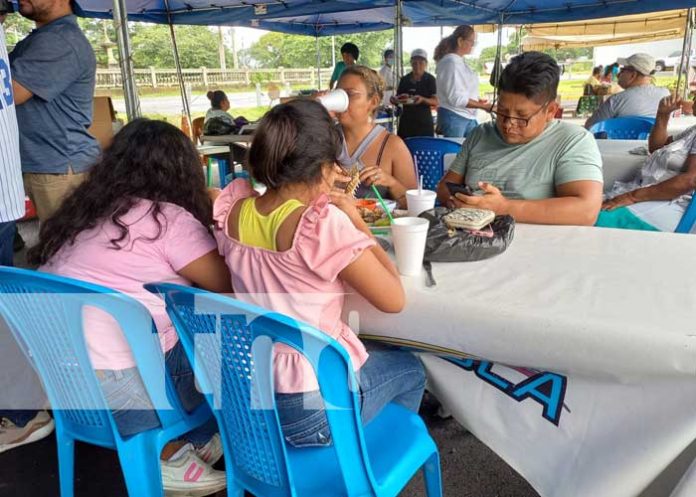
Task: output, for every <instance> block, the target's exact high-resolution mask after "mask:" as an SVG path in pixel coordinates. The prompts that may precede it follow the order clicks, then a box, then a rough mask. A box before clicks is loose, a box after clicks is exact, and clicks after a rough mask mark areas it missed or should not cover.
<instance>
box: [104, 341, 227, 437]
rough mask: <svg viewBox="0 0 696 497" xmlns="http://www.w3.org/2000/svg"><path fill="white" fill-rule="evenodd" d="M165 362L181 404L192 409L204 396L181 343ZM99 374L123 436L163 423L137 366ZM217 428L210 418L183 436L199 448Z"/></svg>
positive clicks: (169, 353) (166, 356)
mask: <svg viewBox="0 0 696 497" xmlns="http://www.w3.org/2000/svg"><path fill="white" fill-rule="evenodd" d="M164 361H165V365H166V368H167V371H168V372H169V375H170V376H171V378H172V382H173V383H174V388H175V389H176V392H177V394H178V395H179V400H180V401H181V405H182V406H183V407H184V409H186V411H189V412H190V411H192V410H193V409H194V408H196V407H197V406H198V405H199V404H200V403H201V402H203V401H204V399H203V394H201V393H200V392H199V391H198V389H197V388H196V382H195V379H194V377H193V370H192V369H191V365H190V364H189V361H188V358H187V357H186V354H185V353H184V348H183V346H182V345H181V342H177V344H176V345H175V346H174V347H172V348H171V349H170V350H169V351H168V352H167V353H166V354H165V355H164ZM96 374H97V378H99V383H100V384H101V387H102V390H103V392H104V396H105V397H106V400H107V402H108V403H109V407H110V408H111V413H112V414H113V417H114V421H115V422H116V426H117V427H118V431H119V433H120V434H121V436H123V437H127V436H131V435H135V434H136V433H140V432H143V431H146V430H151V429H153V428H157V427H158V426H160V422H159V418H158V417H157V412H156V411H154V410H153V406H152V403H151V402H150V398H149V396H148V394H147V391H146V390H145V386H144V385H143V380H142V378H141V377H140V374H139V373H138V370H137V368H130V369H120V370H107V369H99V370H96ZM217 431H218V429H217V425H216V424H215V419H214V418H211V419H210V421H209V422H208V423H206V424H204V425H203V426H200V427H198V428H196V429H195V430H193V431H191V432H189V433H187V434H186V435H184V437H183V438H184V439H185V440H187V441H189V442H191V443H192V444H193V445H195V446H197V447H199V446H201V445H204V444H205V443H207V442H208V440H210V439H211V438H212V436H213V435H214V434H215V433H217Z"/></svg>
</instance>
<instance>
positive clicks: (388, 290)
mask: <svg viewBox="0 0 696 497" xmlns="http://www.w3.org/2000/svg"><path fill="white" fill-rule="evenodd" d="M331 200H332V202H333V203H334V204H335V205H336V206H337V207H338V208H339V209H341V210H342V211H343V212H345V213H346V215H347V216H348V218H349V219H350V220H351V222H352V223H353V226H355V227H356V228H357V229H359V230H360V231H362V232H363V233H365V234H366V235H368V236H369V237H370V238H374V237H373V235H372V232H371V231H370V228H369V227H368V226H367V224H365V221H363V219H362V217H360V213H359V212H358V210H357V209H356V208H355V204H354V203H353V202H352V201H351V199H350V198H348V197H347V196H346V195H344V194H340V193H336V192H334V193H332V194H331ZM340 277H341V279H342V280H343V281H345V282H346V283H348V284H349V285H350V286H352V287H353V288H354V289H355V291H357V292H358V293H359V294H360V295H362V296H363V297H365V299H367V301H368V302H370V303H371V304H372V305H374V306H375V307H376V308H377V309H379V310H380V311H383V312H400V311H401V310H402V309H403V307H404V303H405V297H404V289H403V287H402V286H401V278H400V277H399V272H398V271H397V269H396V266H395V265H394V263H393V262H392V261H391V259H390V258H389V256H388V255H387V253H386V252H385V251H384V249H383V248H382V247H381V246H380V245H379V244H375V246H373V247H372V248H371V249H370V250H366V251H365V252H363V253H362V254H361V255H360V257H358V258H357V259H356V260H354V261H353V262H352V263H351V264H349V265H348V266H346V267H345V268H344V269H343V271H341V273H340Z"/></svg>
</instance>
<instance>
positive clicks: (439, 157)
mask: <svg viewBox="0 0 696 497" xmlns="http://www.w3.org/2000/svg"><path fill="white" fill-rule="evenodd" d="M406 146H407V147H408V149H409V151H410V152H411V155H413V158H414V159H415V161H416V162H417V166H418V174H420V175H421V176H423V188H425V189H426V190H435V188H437V184H438V183H439V181H440V179H441V178H442V176H443V175H444V173H445V166H444V161H445V155H446V154H456V153H458V152H459V151H460V150H461V148H462V146H461V145H460V144H459V143H457V142H455V141H452V140H448V139H447V138H433V137H429V136H417V137H413V138H406Z"/></svg>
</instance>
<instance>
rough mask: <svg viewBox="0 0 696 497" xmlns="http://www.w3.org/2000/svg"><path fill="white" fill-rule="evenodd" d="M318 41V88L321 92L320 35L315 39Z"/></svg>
mask: <svg viewBox="0 0 696 497" xmlns="http://www.w3.org/2000/svg"><path fill="white" fill-rule="evenodd" d="M315 39H316V40H317V88H318V89H320V90H321V51H320V50H319V35H317V36H316V37H315Z"/></svg>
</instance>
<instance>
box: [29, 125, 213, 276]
mask: <svg viewBox="0 0 696 497" xmlns="http://www.w3.org/2000/svg"><path fill="white" fill-rule="evenodd" d="M140 199H146V200H151V201H152V202H153V205H152V208H151V209H150V211H149V214H150V215H151V216H152V218H153V219H154V220H155V222H156V223H157V225H158V227H159V230H158V233H157V236H155V237H154V239H153V240H156V239H157V238H159V237H160V236H161V234H162V232H163V230H164V229H166V226H163V225H162V217H161V216H160V215H159V214H160V213H161V206H160V202H169V203H172V204H176V205H178V206H180V207H183V208H184V209H186V210H187V211H188V212H190V213H191V214H192V215H193V216H194V217H195V218H196V219H198V220H199V221H200V222H201V223H203V225H204V226H209V225H210V223H211V221H212V218H211V216H212V209H211V202H210V198H209V197H208V194H207V191H206V187H205V177H204V175H203V168H202V167H201V163H200V160H199V158H198V153H197V151H196V148H195V147H194V146H193V143H192V142H191V140H189V139H188V138H187V137H186V135H184V134H183V133H182V132H181V131H180V130H179V129H178V128H176V127H174V126H172V125H171V124H168V123H166V122H164V121H151V120H149V119H136V120H134V121H132V122H131V123H129V124H128V125H127V126H125V127H124V128H123V129H122V130H121V131H120V132H119V133H118V134H117V135H116V136H115V137H114V141H113V143H112V145H111V146H110V147H109V148H108V149H106V150H105V151H104V154H103V155H102V157H101V159H100V160H99V162H98V163H97V164H95V165H94V167H93V168H92V169H91V170H90V172H89V176H88V178H87V179H86V180H85V182H84V183H82V184H81V185H80V186H78V187H77V188H76V189H75V190H74V191H73V192H72V194H71V195H70V196H68V197H67V198H66V199H65V201H64V202H63V204H62V205H61V207H60V208H59V209H58V211H57V212H56V213H55V214H54V215H53V216H52V217H51V218H50V219H48V220H47V221H46V222H45V223H43V224H42V226H41V230H40V232H39V243H38V245H36V246H35V247H34V248H32V249H31V250H30V251H29V254H28V259H29V262H30V263H32V264H45V263H47V262H48V261H49V260H50V259H51V257H53V256H54V255H55V254H56V252H58V251H59V250H60V249H61V247H63V246H64V245H66V244H72V243H74V242H75V238H76V237H77V235H79V234H80V233H81V232H83V231H85V230H89V229H92V228H94V227H95V226H97V225H99V223H101V222H103V221H105V220H107V219H108V220H110V221H111V222H112V223H113V224H114V225H115V226H117V227H118V229H119V236H118V237H117V238H114V239H112V240H111V245H112V248H113V249H115V250H119V249H121V248H122V245H123V244H122V242H124V240H127V238H128V225H126V224H125V223H124V222H123V221H122V219H121V218H122V217H123V216H124V215H125V214H127V213H128V211H129V210H130V209H131V208H132V207H133V206H134V205H135V204H136V203H137V202H138V200H140Z"/></svg>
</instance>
